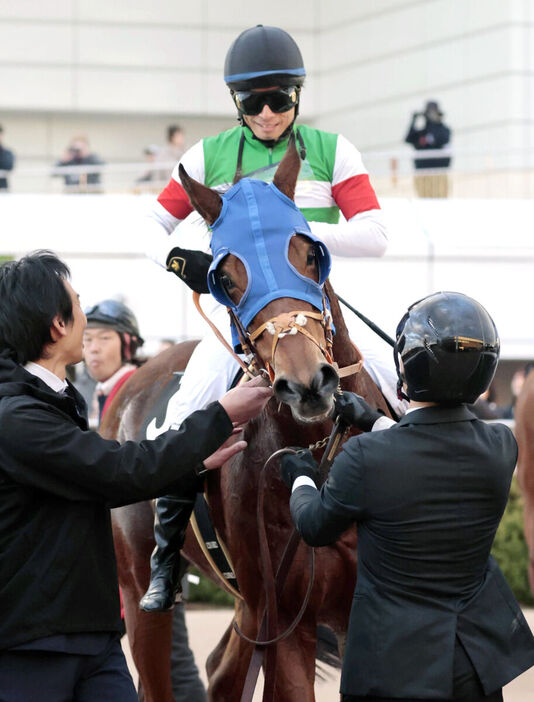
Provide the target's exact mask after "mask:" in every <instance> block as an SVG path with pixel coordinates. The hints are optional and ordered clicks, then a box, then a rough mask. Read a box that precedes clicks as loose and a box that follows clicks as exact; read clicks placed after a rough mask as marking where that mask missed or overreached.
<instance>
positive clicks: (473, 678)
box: [341, 639, 502, 702]
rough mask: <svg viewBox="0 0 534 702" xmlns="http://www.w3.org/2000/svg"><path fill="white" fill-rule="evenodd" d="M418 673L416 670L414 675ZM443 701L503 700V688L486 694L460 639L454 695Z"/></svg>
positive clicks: (368, 701) (395, 700)
mask: <svg viewBox="0 0 534 702" xmlns="http://www.w3.org/2000/svg"><path fill="white" fill-rule="evenodd" d="M416 674H417V673H416V672H415V671H414V675H416ZM341 700H342V702H436V699H432V700H430V699H420V698H418V699H414V698H412V697H361V696H358V695H342V696H341ZM443 702H502V690H496V691H495V692H492V693H491V694H490V695H485V694H484V690H483V689H482V685H481V684H480V680H479V679H478V675H477V674H476V672H475V669H474V668H473V665H472V663H471V661H470V660H469V657H468V655H467V653H466V652H465V649H464V647H463V646H462V644H461V643H460V641H459V640H458V639H457V640H456V646H455V649H454V687H453V696H452V697H451V698H450V699H448V700H443Z"/></svg>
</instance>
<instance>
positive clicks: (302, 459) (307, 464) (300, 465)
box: [280, 446, 319, 490]
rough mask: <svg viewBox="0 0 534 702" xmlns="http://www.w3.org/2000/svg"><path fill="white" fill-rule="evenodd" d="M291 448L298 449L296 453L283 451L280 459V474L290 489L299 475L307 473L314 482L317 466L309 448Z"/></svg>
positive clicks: (317, 472) (317, 471)
mask: <svg viewBox="0 0 534 702" xmlns="http://www.w3.org/2000/svg"><path fill="white" fill-rule="evenodd" d="M291 448H294V449H296V450H298V453H285V454H284V455H283V456H282V458H281V459H280V475H281V476H282V480H283V481H284V483H285V484H286V485H287V487H288V488H289V489H290V490H291V488H292V487H293V483H294V482H295V480H296V479H297V478H298V477H299V476H300V475H307V476H308V477H309V478H311V479H312V480H313V481H314V482H315V480H316V478H317V476H318V474H319V466H318V465H317V463H316V461H315V459H314V457H313V456H312V453H311V451H310V450H309V449H303V448H299V447H298V446H292V447H291Z"/></svg>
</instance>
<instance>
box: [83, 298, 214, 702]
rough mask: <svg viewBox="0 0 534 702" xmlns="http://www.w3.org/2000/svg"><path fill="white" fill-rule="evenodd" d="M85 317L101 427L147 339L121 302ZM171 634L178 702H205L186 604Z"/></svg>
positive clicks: (177, 614)
mask: <svg viewBox="0 0 534 702" xmlns="http://www.w3.org/2000/svg"><path fill="white" fill-rule="evenodd" d="M85 314H86V317H87V327H86V329H85V331H84V334H83V354H84V362H85V366H86V368H87V371H88V373H89V375H90V376H91V377H92V378H93V379H94V380H95V381H96V388H95V398H94V401H93V403H92V404H93V406H94V407H96V413H97V417H98V420H97V422H98V423H97V426H98V424H99V423H100V420H101V419H102V417H103V416H104V414H105V413H106V412H107V410H108V408H109V406H110V404H111V401H112V400H113V398H114V397H115V396H116V394H117V393H118V391H119V390H120V388H121V387H122V386H123V384H124V383H125V382H126V381H127V380H128V378H129V377H130V376H131V375H133V373H135V372H136V370H137V369H138V367H139V365H140V364H141V362H142V361H140V360H139V359H138V358H137V351H138V349H139V348H140V347H141V346H142V345H143V344H144V340H143V338H142V337H141V335H140V334H139V326H138V323H137V318H136V316H135V315H134V313H133V312H132V310H131V309H130V308H129V307H127V306H126V305H124V304H123V303H122V302H118V301H117V300H103V301H102V302H99V303H98V304H96V305H93V306H92V307H89V308H88V309H87V310H85ZM88 404H89V407H91V403H88ZM185 565H187V562H186V564H185ZM184 586H187V581H186V580H185V579H184ZM172 632H173V633H172V652H171V680H172V686H173V693H174V696H175V699H176V700H188V701H189V702H206V692H205V690H204V685H203V683H202V681H201V679H200V676H199V672H198V668H197V666H196V664H195V660H194V657H193V652H192V651H191V649H190V647H189V640H188V634H187V627H186V623H185V612H184V603H183V602H180V603H177V604H176V605H175V607H174V609H173V628H172Z"/></svg>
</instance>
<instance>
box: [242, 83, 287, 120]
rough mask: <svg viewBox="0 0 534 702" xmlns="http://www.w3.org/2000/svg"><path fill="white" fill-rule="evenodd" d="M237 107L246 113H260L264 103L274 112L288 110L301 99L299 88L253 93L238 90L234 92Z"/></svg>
mask: <svg viewBox="0 0 534 702" xmlns="http://www.w3.org/2000/svg"><path fill="white" fill-rule="evenodd" d="M233 98H234V102H235V105H236V107H237V109H238V110H239V111H240V112H241V113H242V114H244V115H259V114H260V112H261V111H262V110H263V107H264V105H268V106H269V109H270V110H271V111H272V112H287V111H288V110H290V109H291V108H292V107H296V105H297V103H298V101H299V94H298V90H297V88H295V87H294V86H291V87H289V88H277V89H276V90H273V91H272V92H268V93H251V92H246V91H244V90H237V91H236V92H234V94H233Z"/></svg>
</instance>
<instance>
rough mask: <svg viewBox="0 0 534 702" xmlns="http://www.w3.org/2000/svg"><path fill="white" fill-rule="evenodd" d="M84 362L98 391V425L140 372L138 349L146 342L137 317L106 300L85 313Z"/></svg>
mask: <svg viewBox="0 0 534 702" xmlns="http://www.w3.org/2000/svg"><path fill="white" fill-rule="evenodd" d="M85 315H86V317H87V327H86V329H85V332H84V334H83V353H84V361H85V365H86V367H87V370H88V372H89V375H90V376H91V377H92V378H94V379H95V380H96V382H97V385H96V388H95V395H96V401H97V403H98V419H99V423H100V421H101V420H102V417H103V415H104V413H105V411H106V410H107V408H108V407H109V405H110V404H111V401H112V400H113V398H114V397H115V395H116V394H117V393H118V391H119V390H120V388H121V387H122V386H123V385H124V383H125V382H126V381H127V380H128V378H129V377H130V376H131V375H132V373H134V372H135V371H136V370H137V368H138V365H139V364H138V363H137V362H136V360H135V355H136V353H137V349H138V348H140V347H141V346H142V345H143V343H144V341H143V339H142V337H141V335H140V334H139V327H138V324H137V319H136V318H135V315H134V313H133V312H132V311H131V309H129V308H128V307H126V305H123V304H122V302H117V301H116V300H104V301H103V302H99V303H98V304H97V305H93V306H92V307H89V308H88V309H87V310H85Z"/></svg>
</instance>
